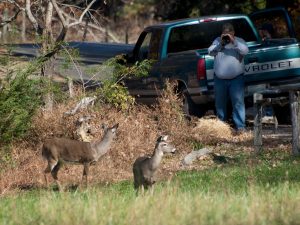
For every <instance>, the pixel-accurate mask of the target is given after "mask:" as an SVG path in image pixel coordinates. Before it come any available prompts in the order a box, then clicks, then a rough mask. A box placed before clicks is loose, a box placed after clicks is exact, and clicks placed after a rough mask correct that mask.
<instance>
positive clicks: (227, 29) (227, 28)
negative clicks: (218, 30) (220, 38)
mask: <svg viewBox="0 0 300 225" xmlns="http://www.w3.org/2000/svg"><path fill="white" fill-rule="evenodd" d="M222 34H230V35H232V36H233V35H234V27H233V25H232V24H231V23H225V24H223V28H222Z"/></svg>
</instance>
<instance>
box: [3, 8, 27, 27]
mask: <svg viewBox="0 0 300 225" xmlns="http://www.w3.org/2000/svg"><path fill="white" fill-rule="evenodd" d="M21 11H22V10H21V9H18V11H17V12H16V13H15V15H13V16H12V17H10V18H8V19H6V20H4V21H2V22H1V23H0V27H3V26H4V25H6V24H9V23H11V22H13V21H14V20H15V19H17V16H18V15H19V13H20V12H21Z"/></svg>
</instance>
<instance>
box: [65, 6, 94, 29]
mask: <svg viewBox="0 0 300 225" xmlns="http://www.w3.org/2000/svg"><path fill="white" fill-rule="evenodd" d="M96 1H97V0H93V1H91V3H90V4H89V5H88V6H87V7H86V8H85V10H84V11H83V12H82V14H81V16H80V17H79V20H78V21H77V22H74V23H71V24H69V27H72V26H75V25H78V24H80V23H81V22H82V19H83V17H84V15H85V14H86V13H87V12H88V11H89V10H90V8H91V7H92V5H93V4H94V3H95V2H96Z"/></svg>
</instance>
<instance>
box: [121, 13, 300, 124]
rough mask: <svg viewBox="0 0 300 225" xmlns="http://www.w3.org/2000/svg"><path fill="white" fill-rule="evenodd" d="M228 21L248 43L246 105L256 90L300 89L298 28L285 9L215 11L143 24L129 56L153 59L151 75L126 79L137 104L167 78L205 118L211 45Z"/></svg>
mask: <svg viewBox="0 0 300 225" xmlns="http://www.w3.org/2000/svg"><path fill="white" fill-rule="evenodd" d="M227 22H230V23H232V24H233V26H234V27H235V31H236V32H235V33H236V36H238V37H241V38H243V39H244V40H245V41H246V42H247V45H248V47H249V53H248V54H247V56H246V57H245V79H246V90H245V91H246V99H245V100H246V105H247V106H251V104H252V96H253V93H254V92H261V93H263V94H264V95H270V96H279V97H280V96H285V95H286V94H287V93H284V92H283V91H281V89H279V88H278V89H276V87H279V86H280V85H283V84H284V85H287V84H288V85H294V86H295V85H296V86H299V87H300V48H299V43H298V41H297V39H296V34H295V31H294V29H293V26H292V23H291V20H290V17H289V16H288V14H287V12H286V11H285V10H284V9H283V8H273V9H267V10H263V11H260V12H256V13H253V14H251V15H249V16H247V15H242V14H233V15H217V16H216V15H213V16H205V17H200V18H193V19H183V20H176V21H171V22H166V23H162V24H158V25H153V26H149V27H147V28H145V29H144V31H143V32H142V33H141V35H140V37H139V39H138V41H137V43H136V45H135V47H134V49H133V52H132V53H131V54H130V56H129V60H131V61H132V62H135V61H141V60H144V59H153V60H155V63H154V65H153V67H152V70H151V72H150V75H149V76H148V77H144V78H142V79H141V78H139V79H137V78H136V79H131V80H128V81H127V82H126V86H127V87H128V90H129V92H130V94H131V95H133V96H135V97H136V99H137V101H138V102H143V103H149V104H150V103H153V101H155V99H156V97H157V96H159V95H160V93H161V90H162V89H163V88H164V87H165V82H166V80H171V81H176V82H177V91H178V92H179V93H181V94H182V96H183V99H184V101H183V102H184V110H185V112H186V113H188V114H194V115H198V116H201V115H203V114H204V113H205V112H206V111H207V110H208V109H210V108H213V107H214V71H213V60H214V59H213V57H211V56H209V55H208V52H207V48H208V47H209V46H210V45H211V43H212V41H213V40H214V39H215V38H216V37H218V36H220V33H221V29H222V25H223V24H224V23H227ZM264 24H269V26H273V28H274V31H275V32H274V33H273V35H274V36H273V38H269V39H266V40H262V38H261V37H260V35H259V32H258V27H260V26H263V25H264ZM270 24H272V25H270ZM285 108H287V107H285ZM285 108H284V107H283V106H279V105H277V106H274V110H275V114H277V115H279V114H282V112H283V110H286V109H285ZM278 119H279V120H280V118H278Z"/></svg>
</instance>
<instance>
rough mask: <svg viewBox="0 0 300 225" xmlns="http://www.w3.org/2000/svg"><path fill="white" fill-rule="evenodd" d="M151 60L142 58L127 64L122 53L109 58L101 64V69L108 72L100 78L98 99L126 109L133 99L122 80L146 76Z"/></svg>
mask: <svg viewBox="0 0 300 225" xmlns="http://www.w3.org/2000/svg"><path fill="white" fill-rule="evenodd" d="M153 62H154V61H153V60H144V61H142V62H136V63H135V64H133V65H129V64H128V63H127V59H126V58H125V57H124V55H118V56H116V57H114V58H112V59H109V60H108V61H107V62H105V63H104V65H102V69H103V68H106V71H110V72H109V74H106V76H105V79H103V80H101V83H102V85H101V87H100V88H99V89H98V90H97V93H98V94H99V95H100V99H102V101H104V102H107V103H110V104H112V105H113V106H114V107H116V108H120V109H121V110H127V109H128V108H129V107H130V106H131V105H133V104H134V102H135V100H134V98H133V97H132V96H130V95H129V92H128V90H127V88H126V87H125V85H124V80H125V79H132V78H140V77H146V76H148V74H149V71H150V69H151V67H152V64H153ZM104 70H105V69H104ZM111 71H112V72H111Z"/></svg>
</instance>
